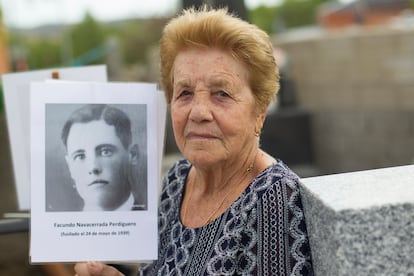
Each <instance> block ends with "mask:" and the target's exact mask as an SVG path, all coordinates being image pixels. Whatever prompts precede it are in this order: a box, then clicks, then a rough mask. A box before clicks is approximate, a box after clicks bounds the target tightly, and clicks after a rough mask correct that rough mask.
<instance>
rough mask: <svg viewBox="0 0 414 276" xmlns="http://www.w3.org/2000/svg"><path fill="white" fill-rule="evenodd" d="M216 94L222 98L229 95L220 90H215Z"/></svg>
mask: <svg viewBox="0 0 414 276" xmlns="http://www.w3.org/2000/svg"><path fill="white" fill-rule="evenodd" d="M217 95H218V96H220V97H223V98H228V97H230V95H229V93H227V92H226V91H223V90H220V91H218V92H217Z"/></svg>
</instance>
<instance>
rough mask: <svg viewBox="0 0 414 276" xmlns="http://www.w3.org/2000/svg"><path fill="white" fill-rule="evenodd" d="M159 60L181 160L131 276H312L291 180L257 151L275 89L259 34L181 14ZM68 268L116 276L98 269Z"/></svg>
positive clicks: (272, 66)
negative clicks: (155, 246)
mask: <svg viewBox="0 0 414 276" xmlns="http://www.w3.org/2000/svg"><path fill="white" fill-rule="evenodd" d="M160 54H161V76H162V84H163V86H164V87H163V88H164V91H165V94H166V97H167V100H168V102H169V104H170V108H171V118H172V123H173V129H174V135H175V139H176V142H177V145H178V147H179V149H180V151H181V153H182V154H183V156H184V157H185V158H186V159H184V160H180V161H178V162H177V163H176V164H175V165H174V166H173V167H172V168H171V169H170V170H169V172H168V174H167V176H166V177H165V179H164V182H163V190H162V194H161V199H160V206H159V254H158V260H156V261H154V262H153V263H151V264H149V265H147V266H145V267H143V268H142V271H141V273H142V274H144V275H310V274H312V267H311V262H310V252H309V247H308V240H307V234H306V226H305V221H304V217H303V211H302V206H301V201H300V195H299V189H298V177H297V176H296V175H295V174H294V173H293V172H292V171H290V170H289V169H288V168H287V166H286V165H284V164H283V162H282V161H281V160H278V159H275V158H274V157H272V156H270V155H269V154H267V153H266V152H264V151H263V150H261V149H260V144H259V137H260V133H261V131H262V127H263V123H264V120H265V116H266V109H267V107H268V105H269V103H270V102H271V101H272V100H273V99H274V98H275V95H276V93H277V91H278V88H279V84H278V80H279V75H278V71H277V66H276V63H275V59H274V57H273V49H272V45H271V42H270V40H269V37H268V36H267V34H266V33H265V32H263V31H261V30H260V29H258V28H257V27H256V26H254V25H251V24H249V23H247V22H245V21H242V20H240V19H238V18H237V17H235V16H233V15H230V14H228V13H227V11H226V10H222V9H220V10H212V9H208V8H203V9H201V10H194V9H190V10H186V11H184V12H183V13H182V14H181V15H179V16H178V17H176V18H174V19H173V20H171V21H170V23H169V24H168V25H167V26H166V27H165V30H164V33H163V36H162V39H161V48H160ZM137 246H139V245H137ZM75 269H76V271H77V272H78V274H79V275H89V274H88V271H89V272H93V273H96V274H90V275H119V274H117V272H115V271H114V270H113V269H112V268H110V267H108V266H106V265H103V264H101V263H88V264H78V265H76V267H75ZM84 272H86V273H85V274H82V273H84ZM100 272H102V273H108V274H100ZM111 272H113V274H111Z"/></svg>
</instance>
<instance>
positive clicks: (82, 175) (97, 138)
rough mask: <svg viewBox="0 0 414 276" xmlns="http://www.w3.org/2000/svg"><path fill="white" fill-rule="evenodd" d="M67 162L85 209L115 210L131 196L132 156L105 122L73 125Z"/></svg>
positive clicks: (68, 139)
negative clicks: (129, 170)
mask: <svg viewBox="0 0 414 276" xmlns="http://www.w3.org/2000/svg"><path fill="white" fill-rule="evenodd" d="M66 162H67V164H68V167H69V171H70V174H71V177H72V179H73V180H74V182H75V185H76V189H77V191H78V193H79V195H80V196H81V197H82V198H83V200H84V202H85V206H89V207H92V208H96V210H98V209H100V208H102V209H104V210H114V209H116V208H118V207H119V206H120V205H121V204H122V203H123V202H124V201H125V200H126V199H127V198H128V197H129V195H130V186H129V183H128V174H127V168H128V162H129V153H128V150H127V149H125V148H124V146H123V145H122V143H121V140H120V139H119V137H118V136H117V135H116V132H115V127H114V126H111V125H108V124H107V123H106V122H105V121H103V120H99V121H91V122H87V123H74V124H73V125H72V127H71V128H70V132H69V135H68V138H67V156H66ZM93 206H95V207H93Z"/></svg>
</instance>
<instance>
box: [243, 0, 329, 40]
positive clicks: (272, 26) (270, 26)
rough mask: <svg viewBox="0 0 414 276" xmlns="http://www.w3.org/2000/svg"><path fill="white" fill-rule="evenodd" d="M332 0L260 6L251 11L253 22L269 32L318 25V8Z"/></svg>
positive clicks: (291, 0)
mask: <svg viewBox="0 0 414 276" xmlns="http://www.w3.org/2000/svg"><path fill="white" fill-rule="evenodd" d="M327 1H330V0H284V1H283V2H282V3H281V4H280V5H278V6H274V7H267V6H259V7H257V8H255V9H253V10H251V11H250V13H249V17H250V19H251V22H252V23H254V24H256V25H258V26H259V27H260V28H262V29H263V30H265V31H267V32H269V33H270V32H277V31H280V30H283V29H284V28H286V29H289V28H295V27H301V26H306V25H313V24H316V23H317V22H316V12H317V9H318V7H319V6H320V5H321V4H322V3H324V2H327Z"/></svg>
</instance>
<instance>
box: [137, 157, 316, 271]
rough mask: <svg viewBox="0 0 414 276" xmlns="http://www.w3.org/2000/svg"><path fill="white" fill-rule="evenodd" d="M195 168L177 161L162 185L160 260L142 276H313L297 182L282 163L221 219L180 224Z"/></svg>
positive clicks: (259, 179)
mask: <svg viewBox="0 0 414 276" xmlns="http://www.w3.org/2000/svg"><path fill="white" fill-rule="evenodd" d="M190 168H191V164H190V163H189V161H187V160H180V161H178V162H177V163H176V164H175V165H174V166H173V167H172V168H171V169H170V170H169V172H168V174H167V176H166V177H165V179H164V182H163V190H162V194H161V199H160V206H159V253H158V260H157V261H154V262H153V263H151V264H149V265H147V266H146V267H144V268H143V270H142V271H141V273H142V275H272V276H275V275H312V274H313V273H312V266H311V260H310V250H309V245H308V239H307V234H306V226H305V221H304V217H303V211H302V205H301V201H300V195H299V187H298V177H297V176H296V175H295V174H294V173H293V172H292V171H291V170H290V169H289V168H288V167H287V166H286V165H284V164H283V163H282V162H281V161H278V163H276V164H274V165H271V166H269V167H268V168H266V169H265V170H264V171H263V172H262V173H261V174H260V175H259V176H257V177H256V178H255V179H254V180H253V181H252V182H251V183H250V184H249V186H248V187H247V188H246V190H245V191H244V192H243V193H242V194H241V195H240V197H239V198H238V199H237V200H236V201H235V202H234V203H233V204H232V205H231V206H230V207H229V208H228V209H227V211H226V212H225V213H224V214H222V215H221V216H220V217H218V218H217V219H215V220H213V221H212V222H210V223H209V224H207V225H205V226H203V227H200V228H196V229H193V228H188V227H186V226H184V225H183V224H182V223H181V220H180V205H181V200H182V195H183V191H184V187H185V183H186V178H187V175H188V173H189V170H190Z"/></svg>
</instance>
